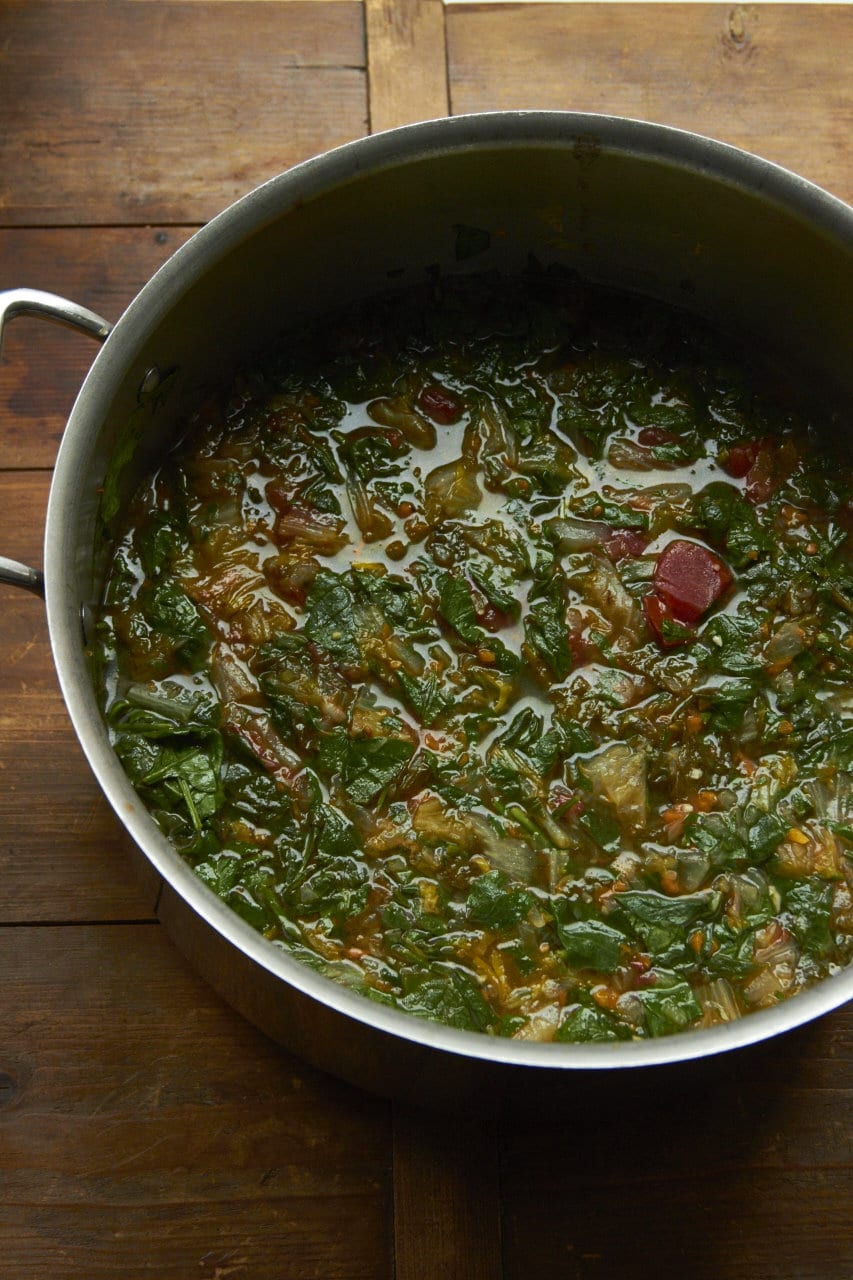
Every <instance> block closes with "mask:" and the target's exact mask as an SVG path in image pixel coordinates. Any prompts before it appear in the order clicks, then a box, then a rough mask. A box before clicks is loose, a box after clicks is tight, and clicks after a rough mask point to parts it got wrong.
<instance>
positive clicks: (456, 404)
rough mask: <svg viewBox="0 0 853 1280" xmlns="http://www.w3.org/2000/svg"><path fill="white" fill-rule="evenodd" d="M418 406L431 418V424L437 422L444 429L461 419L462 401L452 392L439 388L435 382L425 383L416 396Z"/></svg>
mask: <svg viewBox="0 0 853 1280" xmlns="http://www.w3.org/2000/svg"><path fill="white" fill-rule="evenodd" d="M418 405H419V406H420V408H421V409H423V411H424V413H425V414H426V415H427V416H428V417H430V418H432V420H433V422H438V423H440V424H441V425H442V426H444V427H448V426H450V425H451V423H454V422H458V421H459V419H460V418H461V417H462V409H463V405H462V401H461V400H460V399H459V397H458V396H457V395H454V393H453V392H452V391H448V390H447V388H446V387H440V386H439V385H438V383H436V382H430V383H427V385H426V386H425V387H424V389H423V391H422V392H421V394H420V395H419V396H418Z"/></svg>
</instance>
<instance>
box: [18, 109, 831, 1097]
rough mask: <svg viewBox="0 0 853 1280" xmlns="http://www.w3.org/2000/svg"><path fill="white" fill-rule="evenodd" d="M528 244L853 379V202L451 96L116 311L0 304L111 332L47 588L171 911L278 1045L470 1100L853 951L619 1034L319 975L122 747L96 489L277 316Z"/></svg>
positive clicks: (320, 169) (212, 977) (725, 154)
mask: <svg viewBox="0 0 853 1280" xmlns="http://www.w3.org/2000/svg"><path fill="white" fill-rule="evenodd" d="M460 226H461V227H476V228H478V229H481V230H485V231H487V232H488V233H489V235H488V248H486V249H484V251H483V252H482V253H481V254H480V255H479V256H478V257H476V258H474V259H473V260H472V261H471V262H467V261H462V262H460V261H458V260H457V246H458V245H459V243H460V241H459V239H458V228H459V227H460ZM480 240H481V242H485V238H484V237H480ZM531 252H532V253H534V254H535V255H536V256H537V257H538V258H539V259H540V260H541V261H543V262H551V261H559V262H562V263H565V264H567V265H569V266H572V267H574V268H576V269H577V270H578V271H579V272H580V273H581V274H582V275H583V276H585V277H587V278H591V279H593V280H598V281H603V282H606V283H610V284H613V285H617V286H619V287H622V288H627V289H633V290H637V291H640V292H644V293H648V294H651V295H653V296H656V297H658V298H663V299H665V300H668V301H671V302H675V303H678V304H680V305H682V306H685V307H688V308H691V309H693V310H696V311H699V312H700V313H702V314H704V315H706V316H708V317H710V318H711V319H712V320H715V321H717V322H719V323H720V324H721V325H723V326H724V327H726V328H727V329H729V330H732V329H733V330H735V331H736V332H739V333H740V334H742V335H743V340H744V342H749V341H756V340H759V341H761V342H763V343H768V344H770V345H771V346H773V347H776V348H777V349H778V350H779V352H780V353H781V354H782V356H783V357H787V358H789V359H790V360H791V361H792V362H793V363H796V364H798V365H799V366H801V367H802V368H803V369H804V371H805V372H806V374H807V375H808V376H813V377H815V378H818V379H821V380H822V381H824V382H826V383H830V384H833V385H834V388H835V390H836V391H840V392H841V393H843V394H846V395H848V396H849V395H850V394H851V392H853V360H851V341H850V340H851V326H850V299H851V296H853V210H851V209H850V208H848V207H847V206H846V205H844V204H842V203H841V202H840V201H838V200H836V199H834V198H833V197H832V196H830V195H828V194H826V193H825V192H823V191H821V190H819V189H818V188H816V187H814V186H812V185H811V184H809V183H808V182H806V181H804V180H803V179H801V178H798V177H796V176H794V175H793V174H790V173H788V172H786V171H784V170H782V169H779V168H778V167H776V166H774V165H772V164H769V163H767V162H766V161H763V160H760V159H758V158H756V157H754V156H751V155H748V154H746V153H744V152H741V151H737V150H734V149H733V148H731V147H727V146H723V145H721V144H719V143H716V142H712V141H709V140H707V139H704V138H700V137H697V136H695V135H692V134H687V133H683V132H680V131H677V130H673V129H668V128H663V127H661V126H656V125H651V124H645V123H640V122H636V121H630V120H621V119H615V118H611V117H605V116H586V115H575V114H568V113H551V112H544V113H540V112H530V113H527V112H519V113H515V112H513V113H495V114H488V115H482V116H470V117H458V118H455V119H448V120H439V121H433V122H429V123H425V124H420V125H414V126H411V127H408V128H404V129H398V130H395V131H393V132H390V133H386V134H379V135H377V136H375V137H371V138H365V139H363V140H361V141H359V142H354V143H351V144H349V145H347V146H344V147H341V148H339V149H337V150H335V151H332V152H330V153H328V154H326V155H324V156H321V157H319V158H318V159H314V160H310V161H308V162H307V163H305V164H302V165H299V166H297V167H296V168H295V169H292V170H290V171H289V172H288V173H285V174H283V175H281V176H280V177H278V178H275V179H273V180H272V181H271V182H269V183H267V184H265V185H264V186H262V187H260V188H258V189H257V190H255V191H253V192H251V193H250V194H249V195H247V196H246V197H245V198H244V199H242V200H240V201H238V202H237V203H236V204H235V205H233V206H232V207H231V208H229V209H228V210H226V211H225V212H224V213H222V214H220V215H219V217H217V218H215V219H214V220H213V222H211V223H210V224H209V225H208V226H206V227H205V228H204V229H203V230H201V231H199V232H198V234H197V235H195V236H194V237H193V238H192V239H191V240H190V241H189V242H188V243H187V244H185V245H184V246H183V247H182V248H181V249H179V250H178V252H177V253H176V254H175V255H174V257H172V258H171V259H170V260H169V261H168V262H167V263H166V265H165V266H164V267H163V268H162V269H161V270H160V271H158V272H157V274H156V275H155V276H154V277H153V279H152V280H151V281H150V282H149V283H148V284H147V285H146V286H145V288H144V289H143V290H142V292H141V293H140V294H139V296H138V297H137V298H136V299H135V301H134V302H133V303H132V304H131V305H130V307H129V308H128V309H127V311H126V312H125V314H124V315H123V316H122V317H121V319H120V320H119V321H118V323H117V324H116V325H115V328H114V329H112V331H110V326H109V325H108V324H107V323H106V322H105V321H103V320H101V319H100V317H97V316H94V315H92V313H91V312H86V311H85V310H84V309H82V308H76V307H74V306H73V305H72V304H70V303H66V302H64V301H63V300H61V299H56V298H52V297H51V296H50V295H42V294H36V293H33V292H30V291H26V290H21V291H14V292H11V293H8V294H5V295H2V298H0V304H2V310H0V324H2V319H3V318H4V317H6V318H8V317H9V316H12V315H14V314H15V313H16V312H18V311H21V310H25V311H40V312H42V313H43V314H46V315H47V316H48V317H49V318H52V319H57V320H60V321H61V322H63V323H70V324H73V325H76V326H78V327H80V328H82V329H84V330H86V331H87V332H89V333H91V334H93V335H95V336H97V337H99V338H102V339H104V338H105V339H106V340H105V342H104V345H103V348H102V350H101V351H100V353H99V354H98V357H97V359H96V360H95V362H94V364H93V365H92V368H91V371H90V373H89V374H88V376H87V378H86V380H85V382H84V384H83V387H82V389H81V391H80V394H79V396H78V398H77V401H76V403H75V405H74V409H73V411H72V413H71V416H70V418H69V421H68V426H67V428H66V431H65V434H64V437H63V440H62V444H61V447H60V450H59V455H58V458H57V463H56V471H55V476H54V480H53V484H52V487H51V491H50V500H49V504H48V513H47V528H46V539H45V571H44V589H45V594H46V600H47V617H48V625H49V629H50V638H51V643H52V646H53V653H54V658H55V662H56V667H57V671H58V674H59V680H60V684H61V687H62V691H63V694H64V696H65V700H66V703H67V705H68V710H69V713H70V715H71V719H72V721H73V723H74V727H75V729H76V732H77V735H78V737H79V739H80V742H81V744H82V746H83V750H84V751H85V753H86V756H87V757H88V759H89V762H90V764H91V766H92V768H93V770H94V771H95V774H96V776H97V778H98V780H99V782H100V784H101V786H102V788H103V790H104V792H105V794H106V796H107V797H108V799H109V801H110V803H111V804H112V806H113V808H114V809H115V811H116V814H117V815H118V817H119V818H120V820H121V821H122V823H123V824H124V826H125V827H126V828H127V830H128V832H129V833H130V835H131V836H132V838H133V841H134V846H135V847H136V848H137V849H138V850H139V851H141V856H142V858H143V859H144V860H145V861H146V863H147V864H148V866H149V867H150V868H153V869H154V871H155V872H156V874H157V875H158V876H159V877H160V880H161V884H162V889H161V892H160V894H159V902H158V908H157V910H158V914H159V916H160V919H161V920H162V921H163V923H164V924H165V926H166V927H167V929H168V930H169V932H170V934H171V935H172V937H173V939H174V941H175V942H176V943H177V945H178V946H179V947H180V948H181V950H182V951H183V952H184V953H185V954H186V956H187V957H188V958H189V960H190V962H191V963H192V964H193V965H194V966H195V967H196V968H197V969H198V970H199V971H200V972H201V973H202V974H203V976H204V977H205V978H206V979H207V980H208V981H209V982H210V983H211V984H212V986H213V987H214V988H216V990H217V991H219V992H220V993H221V994H222V995H224V996H225V997H226V999H227V1000H229V1001H230V1002H231V1003H232V1004H233V1005H235V1006H236V1008H238V1009H239V1010H240V1011H241V1012H242V1013H243V1014H245V1015H246V1016H247V1017H248V1018H250V1019H251V1020H252V1021H253V1022H255V1023H256V1024H257V1025H258V1026H260V1027H261V1028H262V1029H263V1030H265V1031H266V1032H268V1033H269V1034H270V1035H272V1036H273V1037H274V1038H276V1039H277V1040H279V1041H280V1042H281V1043H282V1044H285V1045H287V1046H288V1047H290V1048H292V1049H294V1050H295V1051H296V1052H297V1053H299V1054H300V1055H303V1056H304V1057H305V1058H307V1059H308V1060H310V1061H311V1062H313V1063H315V1064H317V1065H319V1066H321V1067H324V1068H326V1069H328V1070H329V1071H332V1072H334V1073H336V1074H338V1075H341V1076H343V1077H345V1078H347V1079H349V1080H351V1081H354V1082H356V1083H358V1084H360V1085H363V1086H365V1087H367V1088H369V1089H373V1090H376V1091H378V1092H382V1093H387V1094H391V1095H397V1096H403V1097H408V1098H413V1099H416V1100H421V1101H423V1100H424V1099H427V1098H429V1099H431V1100H432V1101H434V1102H435V1101H438V1102H441V1101H442V1100H451V1099H452V1100H454V1101H455V1102H457V1103H458V1102H460V1101H463V1100H464V1099H466V1098H468V1097H482V1096H484V1095H485V1094H486V1093H487V1092H489V1091H490V1090H492V1089H493V1088H495V1087H497V1088H499V1089H501V1090H502V1091H503V1092H504V1093H506V1094H507V1095H509V1096H512V1095H513V1094H516V1095H523V1096H531V1095H535V1096H537V1097H553V1096H554V1091H555V1090H559V1088H560V1087H561V1086H566V1085H568V1087H569V1089H570V1090H575V1089H576V1088H577V1086H578V1083H579V1080H578V1074H579V1073H587V1074H588V1073H596V1072H597V1073H606V1074H607V1075H608V1078H609V1079H611V1080H612V1076H611V1075H610V1073H612V1072H614V1071H624V1070H626V1069H627V1068H631V1067H635V1068H636V1067H651V1066H656V1067H660V1066H662V1065H663V1064H673V1063H678V1062H682V1061H685V1060H689V1059H696V1058H704V1057H707V1056H710V1055H715V1054H719V1053H721V1052H723V1051H726V1050H729V1049H735V1048H738V1047H741V1046H745V1045H750V1044H753V1043H755V1042H758V1041H761V1040H764V1039H766V1038H768V1037H771V1036H775V1035H777V1034H778V1033H780V1032H782V1031H785V1030H786V1029H789V1028H792V1027H795V1026H797V1025H799V1024H801V1023H804V1022H806V1021H808V1020H809V1019H812V1018H815V1017H817V1016H818V1015H820V1014H822V1013H824V1012H826V1011H827V1010H830V1009H833V1008H836V1007H837V1006H838V1005H840V1004H842V1003H843V1002H844V1001H846V1000H848V999H849V998H850V997H851V996H853V969H851V970H848V971H847V972H844V973H842V974H839V975H838V976H836V977H833V978H831V979H830V980H828V981H826V982H823V983H822V984H821V985H819V986H817V987H815V988H813V989H812V990H810V991H808V992H805V993H804V994H801V995H799V996H797V997H795V998H794V999H793V1000H791V1001H789V1002H788V1003H786V1004H784V1005H781V1006H780V1007H778V1008H775V1009H772V1010H767V1011H762V1012H758V1013H755V1014H753V1015H751V1016H750V1017H748V1018H746V1019H744V1020H743V1021H740V1022H737V1023H735V1024H732V1025H728V1026H721V1027H717V1028H714V1029H713V1030H705V1031H694V1032H689V1033H686V1034H682V1035H678V1036H674V1037H670V1038H665V1039H659V1040H652V1041H644V1042H636V1043H633V1042H631V1043H620V1044H616V1045H610V1044H606V1045H581V1046H573V1045H542V1044H528V1043H520V1042H516V1041H513V1040H503V1039H496V1038H491V1037H488V1036H483V1035H476V1034H473V1033H469V1032H464V1031H457V1030H453V1029H449V1028H445V1027H441V1026H437V1025H435V1024H432V1023H429V1022H425V1021H420V1020H418V1019H415V1018H413V1017H409V1016H407V1015H404V1014H401V1013H397V1012H395V1011H393V1010H390V1009H386V1008H384V1007H381V1006H378V1005H375V1004H372V1003H370V1002H369V1001H367V1000H364V999H363V998H361V997H359V996H357V995H354V994H352V993H350V992H349V991H346V990H344V989H343V988H342V987H339V986H337V985H336V984H334V983H333V982H331V981H329V980H326V979H324V978H321V977H319V976H318V975H317V974H315V973H313V972H311V971H310V970H309V969H307V968H304V967H303V966H302V965H300V964H298V963H297V962H296V961H294V960H292V959H291V958H290V957H289V956H287V955H286V954H284V953H283V952H281V951H280V950H278V949H277V948H276V947H275V946H274V945H272V944H271V943H269V942H267V941H266V940H265V939H264V938H262V937H260V936H259V935H258V934H256V933H255V932H254V931H253V930H252V929H251V928H250V927H249V926H248V925H247V924H245V923H244V922H243V921H242V920H241V919H240V918H239V917H238V916H236V915H235V914H233V913H232V912H231V911H230V910H229V909H228V908H227V907H225V906H224V905H223V903H222V902H220V901H219V899H217V898H216V897H215V896H214V895H213V894H212V893H211V892H210V891H209V890H208V889H207V888H206V887H205V886H204V885H203V884H202V883H201V882H200V881H199V880H198V879H197V878H196V877H195V875H194V874H193V872H192V871H191V870H190V869H189V868H188V867H187V866H186V865H185V864H184V862H183V861H182V860H181V859H180V857H179V856H178V855H177V854H176V853H175V852H174V850H173V849H172V848H171V847H170V846H169V844H168V843H167V842H166V841H165V839H164V838H163V836H162V835H161V834H160V832H159V830H158V828H157V827H156V826H155V824H154V822H153V821H152V819H151V818H150V817H149V816H148V814H147V813H146V812H145V810H144V809H143V807H142V806H141V804H140V802H139V800H138V798H137V796H136V794H135V792H134V791H133V790H132V788H131V787H130V784H129V783H128V781H127V779H126V777H125V774H124V772H123V771H122V769H121V766H120V765H119V763H118V761H117V759H116V757H115V755H114V754H113V752H112V750H111V748H110V745H109V742H108V740H107V735H106V732H105V730H104V725H103V722H102V720H101V716H100V714H99V711H98V707H97V704H96V701H95V697H94V694H93V689H92V683H91V680H90V676H89V670H88V667H87V660H86V651H85V650H86V646H85V635H84V632H85V626H86V619H87V618H88V617H89V616H90V615H91V611H92V610H93V608H94V607H95V605H96V603H97V601H98V599H99V594H100V582H101V576H102V571H103V561H104V554H105V552H104V538H103V529H102V525H101V517H100V515H99V510H98V508H99V496H98V495H99V490H100V488H101V486H102V483H103V480H104V477H105V475H106V474H107V472H108V469H110V468H111V469H112V470H113V471H114V472H115V471H121V472H122V479H123V483H124V488H125V491H126V492H129V490H130V489H131V488H132V486H133V483H134V479H135V477H136V476H137V475H138V474H139V473H140V471H141V470H143V469H144V468H145V467H146V465H147V464H148V463H149V461H151V460H152V459H154V458H156V456H157V454H158V451H160V450H162V448H163V447H164V445H165V443H166V442H167V441H168V440H169V437H170V434H171V433H172V432H173V431H174V429H175V424H176V423H177V422H178V421H179V420H180V417H181V414H182V413H183V412H184V411H185V410H186V409H187V408H188V407H189V406H191V405H192V404H193V402H194V400H196V398H197V397H198V396H199V395H200V393H201V391H202V389H203V388H204V387H205V386H206V385H208V384H209V383H211V382H212V381H218V380H219V378H220V377H221V375H222V372H223V370H225V369H227V368H228V367H229V366H236V365H237V364H239V363H240V362H241V361H243V360H245V359H247V358H251V355H252V352H253V350H254V349H256V348H259V347H261V346H263V345H264V343H265V342H267V341H268V340H269V337H270V335H271V334H274V333H275V332H276V331H278V330H279V329H281V328H283V327H284V326H285V325H287V324H292V323H293V322H294V321H299V320H301V319H306V320H307V319H309V318H311V317H313V316H316V315H318V314H321V313H322V312H323V311H324V310H325V309H327V308H329V307H331V306H333V305H338V304H340V303H341V302H344V301H347V300H349V299H353V298H355V297H358V296H361V295H364V294H367V293H371V292H375V291H376V290H378V289H381V288H384V287H387V285H388V283H389V280H393V281H396V282H401V283H406V282H411V281H416V280H418V279H421V278H422V277H423V273H424V271H425V270H426V269H428V268H430V267H432V266H433V265H434V264H438V265H439V266H440V267H441V269H442V270H443V271H456V270H463V269H468V270H470V269H482V268H484V267H486V266H492V265H496V266H499V267H502V268H504V269H510V270H511V269H519V268H521V267H522V266H523V265H524V263H525V261H526V259H527V256H528V254H529V253H531ZM158 386H159V387H160V388H161V389H162V390H163V394H162V395H160V394H158ZM167 386H168V394H165V392H166V389H167ZM0 576H2V578H3V579H4V580H5V581H14V582H17V583H18V584H19V585H24V586H28V587H31V588H34V589H36V590H38V589H40V588H41V576H40V575H39V574H38V573H37V572H36V571H35V570H31V569H28V568H27V567H26V566H22V565H16V564H15V563H14V562H10V561H6V562H5V563H4V567H3V571H2V574H1V575H0ZM81 618H82V620H83V625H82V626H81Z"/></svg>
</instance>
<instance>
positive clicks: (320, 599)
mask: <svg viewBox="0 0 853 1280" xmlns="http://www.w3.org/2000/svg"><path fill="white" fill-rule="evenodd" d="M306 612H307V617H306V620H305V634H306V635H307V636H308V638H309V639H310V640H313V641H314V643H315V644H316V645H317V646H318V647H319V648H321V649H324V650H325V651H326V653H328V654H329V655H330V657H332V658H334V659H336V660H337V661H339V662H343V663H346V664H349V665H353V666H354V665H356V664H357V663H358V662H359V660H360V657H361V652H360V650H359V647H358V643H357V623H356V611H355V597H354V595H353V592H352V589H351V587H350V586H349V584H348V583H347V582H346V580H345V579H344V578H343V577H341V576H340V575H338V574H336V573H330V572H329V571H328V570H323V571H322V572H320V573H318V574H317V576H316V578H315V579H314V582H313V583H312V585H311V590H310V592H309V593H308V598H307V600H306Z"/></svg>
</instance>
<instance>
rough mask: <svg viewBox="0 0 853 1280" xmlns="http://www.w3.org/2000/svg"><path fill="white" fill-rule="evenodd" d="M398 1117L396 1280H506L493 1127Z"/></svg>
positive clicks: (398, 1111)
mask: <svg viewBox="0 0 853 1280" xmlns="http://www.w3.org/2000/svg"><path fill="white" fill-rule="evenodd" d="M393 1115H394V1231H395V1240H396V1244H395V1259H396V1272H395V1280H436V1278H437V1277H439V1276H448V1277H449V1276H452V1277H453V1280H501V1277H502V1276H503V1268H502V1263H501V1202H500V1185H499V1176H498V1141H497V1134H496V1131H495V1125H494V1123H492V1122H490V1121H489V1120H477V1121H473V1120H463V1119H459V1118H458V1117H454V1118H453V1119H447V1118H446V1117H443V1116H435V1115H430V1114H429V1113H427V1112H420V1111H414V1110H412V1109H410V1108H407V1107H397V1106H395V1107H394V1112H393ZM531 1274H532V1273H531V1272H529V1271H528V1272H527V1275H528V1276H530V1275H531Z"/></svg>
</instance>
